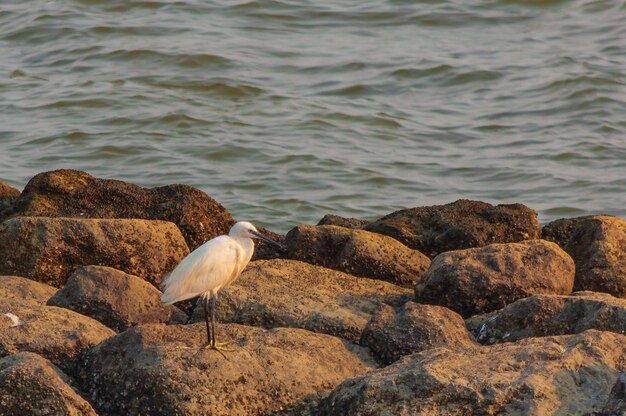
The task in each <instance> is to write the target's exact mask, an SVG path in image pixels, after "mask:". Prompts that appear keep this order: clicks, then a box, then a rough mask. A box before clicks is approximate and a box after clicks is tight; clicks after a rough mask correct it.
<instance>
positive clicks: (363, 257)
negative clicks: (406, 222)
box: [285, 225, 430, 287]
mask: <svg viewBox="0 0 626 416" xmlns="http://www.w3.org/2000/svg"><path fill="white" fill-rule="evenodd" d="M285 243H286V246H287V253H288V256H289V258H291V259H294V260H301V261H305V262H307V263H311V264H315V265H318V266H323V267H328V268H330V269H335V270H339V271H342V272H345V273H348V274H352V275H354V276H361V277H369V278H371V279H379V280H386V281H388V282H391V283H395V284H397V285H400V286H406V287H412V286H413V285H415V283H417V282H419V281H420V280H422V278H423V277H424V275H425V274H426V271H427V270H428V266H430V259H429V258H428V257H426V256H425V255H423V254H422V253H420V252H419V251H417V250H412V249H410V248H408V247H407V246H405V245H404V244H402V243H400V242H398V241H397V240H395V239H393V238H391V237H387V236H385V235H382V234H376V233H371V232H368V231H363V230H351V229H347V228H343V227H337V226H334V225H326V226H311V225H299V226H297V227H295V228H294V229H292V230H291V231H289V233H288V234H287V239H286V241H285Z"/></svg>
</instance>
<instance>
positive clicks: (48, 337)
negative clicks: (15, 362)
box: [0, 299, 115, 370]
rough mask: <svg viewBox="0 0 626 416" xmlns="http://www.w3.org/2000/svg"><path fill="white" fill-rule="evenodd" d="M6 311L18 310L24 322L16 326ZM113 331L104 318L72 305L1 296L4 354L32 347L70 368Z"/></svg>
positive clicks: (0, 336) (0, 350) (0, 340)
mask: <svg viewBox="0 0 626 416" xmlns="http://www.w3.org/2000/svg"><path fill="white" fill-rule="evenodd" d="M5 313H12V314H15V315H16V316H17V317H18V318H19V319H20V320H21V321H22V322H23V323H22V324H21V325H18V326H12V322H11V320H9V319H7V318H6V317H4V316H2V315H4V314H5ZM113 335H115V332H113V331H112V330H111V329H109V328H107V327H106V326H104V325H102V324H101V323H100V322H98V321H96V320H93V319H91V318H88V317H86V316H84V315H81V314H79V313H76V312H73V311H70V310H68V309H63V308H57V307H54V306H42V305H39V304H37V303H35V302H29V301H24V300H15V299H0V357H4V356H6V355H10V354H16V353H18V352H20V351H30V352H35V353H37V354H39V355H42V356H44V357H45V358H47V359H48V360H50V361H52V362H53V363H54V364H56V365H58V366H59V367H61V368H63V369H64V370H67V369H68V368H71V365H72V361H73V359H74V357H76V355H78V354H79V353H80V352H81V351H83V350H85V349H88V348H91V347H92V346H94V345H96V344H98V343H100V342H101V341H103V340H105V339H106V338H108V337H110V336H113Z"/></svg>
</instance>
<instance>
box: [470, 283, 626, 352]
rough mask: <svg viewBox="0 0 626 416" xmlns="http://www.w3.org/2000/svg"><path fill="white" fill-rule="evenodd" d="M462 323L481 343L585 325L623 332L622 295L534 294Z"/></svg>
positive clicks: (574, 329)
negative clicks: (619, 296) (617, 296)
mask: <svg viewBox="0 0 626 416" xmlns="http://www.w3.org/2000/svg"><path fill="white" fill-rule="evenodd" d="M466 324H467V327H468V328H469V330H470V331H471V332H472V333H473V334H474V336H475V337H476V339H477V340H478V341H479V342H480V343H483V344H493V343H495V342H505V341H506V342H514V341H517V340H520V339H523V338H529V337H544V336H549V335H565V334H577V333H579V332H583V331H586V330H588V329H598V330H601V331H613V332H617V333H619V334H625V335H626V299H620V298H616V297H613V296H611V295H608V294H605V293H595V292H575V293H572V294H571V295H570V296H558V295H534V296H530V297H527V298H525V299H520V300H518V301H515V302H513V303H511V304H510V305H508V306H506V307H505V308H504V309H500V310H499V311H496V312H492V313H489V314H484V315H477V316H473V317H471V318H469V319H468V320H467V321H466Z"/></svg>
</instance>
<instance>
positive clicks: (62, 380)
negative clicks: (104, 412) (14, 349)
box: [0, 352, 97, 416]
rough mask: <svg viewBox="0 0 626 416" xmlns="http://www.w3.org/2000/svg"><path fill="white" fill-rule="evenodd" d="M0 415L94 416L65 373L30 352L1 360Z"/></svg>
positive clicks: (94, 413)
mask: <svg viewBox="0 0 626 416" xmlns="http://www.w3.org/2000/svg"><path fill="white" fill-rule="evenodd" d="M0 414H2V415H68V416H70V415H72V416H87V415H93V416H97V415H96V412H95V411H94V410H93V408H92V407H91V405H90V404H89V403H88V402H87V401H86V400H85V399H83V398H82V397H80V395H79V394H78V393H77V392H76V391H74V389H73V388H72V382H71V381H70V379H69V378H68V377H67V375H65V374H64V373H63V372H61V370H59V369H58V368H57V367H56V366H54V365H53V364H51V363H50V362H49V361H48V360H46V359H45V358H43V357H40V356H39V355H37V354H33V353H30V352H22V353H18V354H15V355H12V356H9V357H5V358H2V359H0Z"/></svg>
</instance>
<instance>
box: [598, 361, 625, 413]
mask: <svg viewBox="0 0 626 416" xmlns="http://www.w3.org/2000/svg"><path fill="white" fill-rule="evenodd" d="M599 414H600V415H602V416H624V415H626V372H624V373H622V374H620V375H619V377H617V381H616V382H615V385H614V386H613V388H612V389H611V393H609V399H608V401H607V403H606V405H605V406H604V408H603V409H602V411H601V412H600V413H599Z"/></svg>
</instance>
